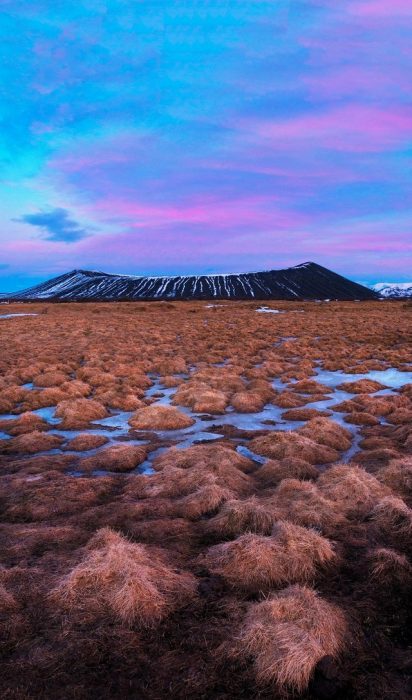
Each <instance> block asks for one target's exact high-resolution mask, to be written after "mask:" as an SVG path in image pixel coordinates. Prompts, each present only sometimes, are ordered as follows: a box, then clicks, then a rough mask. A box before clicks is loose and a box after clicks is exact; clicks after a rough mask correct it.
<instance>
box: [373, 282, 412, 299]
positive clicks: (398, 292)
mask: <svg viewBox="0 0 412 700" xmlns="http://www.w3.org/2000/svg"><path fill="white" fill-rule="evenodd" d="M371 289H373V290H374V291H375V292H378V294H379V295H380V296H381V297H385V298H386V299H402V298H404V297H412V282H378V284H372V285H371Z"/></svg>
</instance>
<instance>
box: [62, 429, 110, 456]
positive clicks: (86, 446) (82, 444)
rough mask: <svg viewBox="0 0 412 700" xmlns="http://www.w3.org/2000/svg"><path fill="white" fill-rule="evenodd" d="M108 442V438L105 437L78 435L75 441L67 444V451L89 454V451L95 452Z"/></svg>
mask: <svg viewBox="0 0 412 700" xmlns="http://www.w3.org/2000/svg"><path fill="white" fill-rule="evenodd" d="M107 442H108V438H107V437H105V436H104V435H89V434H88V433H82V434H81V435H77V436H76V437H75V438H73V440H70V442H69V443H68V444H67V448H66V449H67V450H72V451H73V452H87V451H88V450H95V449H97V448H98V447H102V445H105V444H106V443H107Z"/></svg>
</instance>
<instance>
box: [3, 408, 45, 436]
mask: <svg viewBox="0 0 412 700" xmlns="http://www.w3.org/2000/svg"><path fill="white" fill-rule="evenodd" d="M49 428H50V426H49V424H48V423H47V422H46V421H45V420H43V419H42V418H40V416H38V415H37V414H36V413H30V412H29V411H28V412H26V413H21V414H20V416H19V417H18V418H17V419H16V420H5V421H0V430H3V431H5V432H7V433H9V434H10V435H23V434H24V433H32V432H34V431H35V430H37V431H38V430H48V429H49Z"/></svg>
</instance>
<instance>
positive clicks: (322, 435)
mask: <svg viewBox="0 0 412 700" xmlns="http://www.w3.org/2000/svg"><path fill="white" fill-rule="evenodd" d="M298 432H299V434H300V435H304V436H306V437H308V438H311V439H312V440H314V441H315V442H317V443H318V444H319V445H325V446H326V447H330V448H331V449H334V450H337V451H338V452H343V451H345V450H348V449H349V448H350V446H351V445H352V436H351V433H350V432H349V430H346V428H342V426H340V425H338V424H337V423H335V421H333V420H330V418H324V417H320V418H319V417H318V418H312V419H311V420H310V421H308V422H307V423H306V425H304V426H303V427H302V428H299V431H298Z"/></svg>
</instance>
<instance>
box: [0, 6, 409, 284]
mask: <svg viewBox="0 0 412 700" xmlns="http://www.w3.org/2000/svg"><path fill="white" fill-rule="evenodd" d="M0 9H1V11H0V31H1V43H0V50H1V61H0V67H1V75H0V79H1V85H2V88H1V97H0V99H1V113H2V128H1V131H0V157H1V171H0V173H1V184H0V186H1V191H2V192H1V194H2V196H1V199H0V202H1V204H0V217H1V228H0V231H1V233H0V253H1V254H0V286H1V289H2V290H13V289H18V288H22V287H24V286H28V285H30V284H33V283H35V282H37V281H39V280H41V279H45V278H47V277H51V276H53V275H56V274H60V273H62V272H65V271H67V270H69V269H72V268H75V267H77V268H79V267H83V268H92V269H103V270H107V271H112V272H124V273H135V274H146V273H147V274H173V273H176V274H184V273H189V272H195V273H199V272H220V271H225V272H227V271H247V270H249V269H253V270H257V269H268V268H278V267H284V266H287V265H293V264H297V263H299V262H303V261H306V260H314V261H316V262H319V263H320V264H323V265H325V266H327V267H330V268H332V269H334V270H336V271H337V272H340V273H341V274H344V275H347V276H349V277H351V278H353V279H357V280H364V281H370V282H373V281H379V280H387V279H391V280H399V281H408V280H409V279H410V278H411V277H412V275H411V257H412V235H411V228H412V227H411V224H412V209H411V201H412V199H411V187H412V185H411V177H410V168H411V148H412V104H411V99H410V75H411V69H412V55H411V49H410V37H411V33H412V5H411V4H410V3H408V2H406V1H405V0H392V1H391V2H389V0H342V1H341V2H339V3H332V2H331V1H326V0H295V1H294V2H285V1H283V0H278V1H277V2H276V3H274V2H273V0H272V1H271V2H266V1H265V0H258V1H257V0H256V1H253V0H242V2H229V1H226V0H221V1H220V2H218V1H217V0H216V1H214V2H211V1H209V2H200V1H197V2H195V1H191V2H189V1H186V2H173V1H169V2H163V1H162V0H158V1H157V2H132V1H131V0H127V1H125V0H105V2H103V1H97V0H79V2H77V3H73V2H68V1H67V0H55V2H53V3H51V2H49V1H48V2H46V1H44V2H43V1H40V0H31V2H28V1H22V0H13V2H8V0H5V1H4V0H3V2H2V3H1V5H0Z"/></svg>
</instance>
